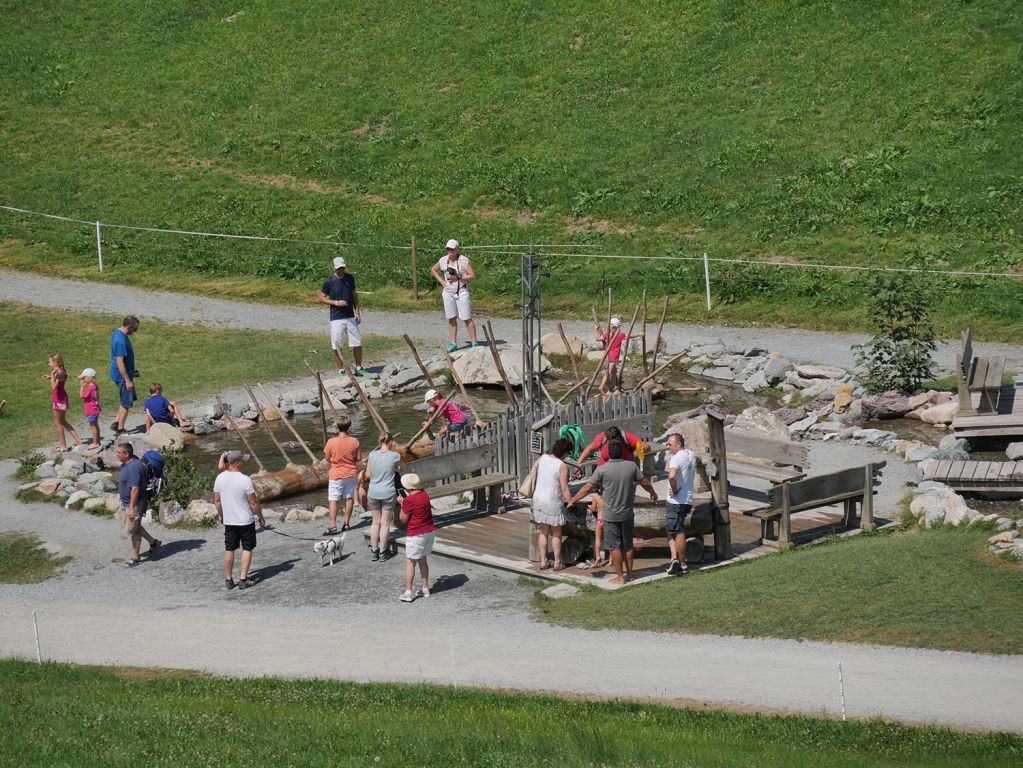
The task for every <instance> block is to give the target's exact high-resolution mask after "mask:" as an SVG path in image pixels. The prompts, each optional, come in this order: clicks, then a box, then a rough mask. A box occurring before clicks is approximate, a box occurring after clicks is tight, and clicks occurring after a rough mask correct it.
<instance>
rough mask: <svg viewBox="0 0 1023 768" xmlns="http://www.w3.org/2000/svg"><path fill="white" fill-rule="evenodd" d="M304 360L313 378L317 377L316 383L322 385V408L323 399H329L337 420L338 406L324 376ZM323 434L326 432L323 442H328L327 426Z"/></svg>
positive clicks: (321, 405) (331, 409) (331, 410)
mask: <svg viewBox="0 0 1023 768" xmlns="http://www.w3.org/2000/svg"><path fill="white" fill-rule="evenodd" d="M304 362H305V367H306V368H308V369H309V373H311V374H312V375H313V378H314V379H316V383H317V384H318V385H319V387H320V407H321V408H322V407H323V399H324V398H326V399H327V405H329V406H330V412H331V413H332V414H334V421H337V418H338V417H337V408H335V407H334V401H333V400H331V398H330V393H329V392H328V391H327V387H325V386H324V384H323V377H321V376H320V372H319V371H315V370H313V367H312V366H311V365H309V363H308V361H304ZM323 434H324V438H323V442H324V443H326V442H327V437H326V435H327V428H326V427H324V428H323Z"/></svg>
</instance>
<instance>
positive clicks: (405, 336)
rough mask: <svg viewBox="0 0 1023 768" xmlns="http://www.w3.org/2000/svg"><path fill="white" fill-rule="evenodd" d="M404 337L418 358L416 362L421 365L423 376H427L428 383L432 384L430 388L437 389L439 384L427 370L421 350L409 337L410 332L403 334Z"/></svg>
mask: <svg viewBox="0 0 1023 768" xmlns="http://www.w3.org/2000/svg"><path fill="white" fill-rule="evenodd" d="M402 338H403V339H405V343H406V344H408V348H409V349H411V350H412V357H414V358H415V359H416V364H417V365H418V366H419V370H421V371H422V372H423V376H425V377H426V383H427V384H429V385H430V389H436V388H437V385H436V384H434V383H433V376H431V375H430V372H429V371H428V370H427V368H426V366H425V365H423V361H422V360H421V359H420V358H419V350H417V349H416V345H415V344H413V343H412V339H410V338H409V337H408V334H407V333H405V334H402Z"/></svg>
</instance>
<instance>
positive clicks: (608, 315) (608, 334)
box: [604, 288, 611, 344]
mask: <svg viewBox="0 0 1023 768" xmlns="http://www.w3.org/2000/svg"><path fill="white" fill-rule="evenodd" d="M604 328H605V329H606V330H607V336H608V339H607V342H608V344H610V343H611V289H610V288H608V289H607V325H605V326H604Z"/></svg>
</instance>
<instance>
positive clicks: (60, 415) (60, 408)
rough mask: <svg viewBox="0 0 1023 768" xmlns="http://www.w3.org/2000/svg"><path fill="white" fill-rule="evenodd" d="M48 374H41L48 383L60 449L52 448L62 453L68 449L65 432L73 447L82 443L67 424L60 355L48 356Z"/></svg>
mask: <svg viewBox="0 0 1023 768" xmlns="http://www.w3.org/2000/svg"><path fill="white" fill-rule="evenodd" d="M48 362H49V364H50V372H49V373H45V374H43V380H44V381H47V380H48V381H49V382H50V402H51V403H52V404H53V425H54V426H55V427H56V428H57V437H58V438H60V447H59V448H54V449H53V452H54V453H63V452H64V451H66V450H67V449H68V446H67V437H66V436H65V432H67V433H70V435H71V437H72V438H74V441H75V445H81V444H82V443H83V442H84V441H83V440H82V438H80V437H79V436H78V433H77V432H75V428H74V427H72V426H71V425H70V424H68V423H67V407H68V397H67V390H66V389H64V382H65V381H67V370H65V368H64V358H63V357H61V356H60V355H50V358H49V361H48Z"/></svg>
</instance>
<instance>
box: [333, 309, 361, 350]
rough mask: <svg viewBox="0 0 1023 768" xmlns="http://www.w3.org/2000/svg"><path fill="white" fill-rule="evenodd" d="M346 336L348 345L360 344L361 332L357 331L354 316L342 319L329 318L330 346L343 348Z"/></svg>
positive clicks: (357, 325) (357, 327)
mask: <svg viewBox="0 0 1023 768" xmlns="http://www.w3.org/2000/svg"><path fill="white" fill-rule="evenodd" d="M346 336H347V337H348V346H349V347H361V346H362V333H360V332H359V324H358V323H357V322H355V318H354V317H348V318H345V319H344V320H331V321H330V348H331V349H338V350H340V349H344V346H345V337H346Z"/></svg>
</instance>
